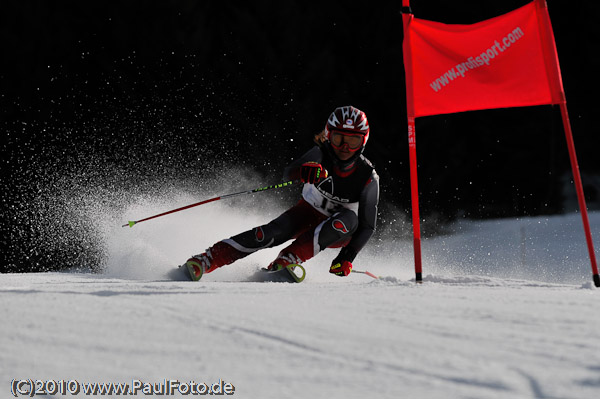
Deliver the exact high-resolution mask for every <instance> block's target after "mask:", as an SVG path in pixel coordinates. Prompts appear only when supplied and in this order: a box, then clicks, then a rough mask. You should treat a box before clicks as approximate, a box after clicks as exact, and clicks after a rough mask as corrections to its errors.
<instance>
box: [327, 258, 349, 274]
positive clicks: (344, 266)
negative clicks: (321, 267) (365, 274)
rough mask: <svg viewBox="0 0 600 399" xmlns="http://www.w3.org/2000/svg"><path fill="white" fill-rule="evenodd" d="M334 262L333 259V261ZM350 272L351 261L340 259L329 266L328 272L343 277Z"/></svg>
mask: <svg viewBox="0 0 600 399" xmlns="http://www.w3.org/2000/svg"><path fill="white" fill-rule="evenodd" d="M334 262H335V261H334ZM350 272H352V262H348V261H347V260H342V261H339V262H337V263H334V264H332V265H331V267H330V268H329V273H332V274H335V275H336V276H340V277H345V276H347V275H349V274H350Z"/></svg>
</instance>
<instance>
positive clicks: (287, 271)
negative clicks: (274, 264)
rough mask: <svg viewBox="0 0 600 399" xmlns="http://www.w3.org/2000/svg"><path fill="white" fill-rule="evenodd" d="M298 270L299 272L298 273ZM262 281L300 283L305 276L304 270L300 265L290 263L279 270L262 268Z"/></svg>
mask: <svg viewBox="0 0 600 399" xmlns="http://www.w3.org/2000/svg"><path fill="white" fill-rule="evenodd" d="M298 270H300V273H298ZM261 273H262V274H263V279H262V280H263V281H269V282H276V283H301V282H302V281H304V277H306V270H305V269H304V267H302V266H301V265H297V264H290V265H287V266H286V267H284V268H281V269H279V270H270V269H267V268H264V267H263V268H262V269H261Z"/></svg>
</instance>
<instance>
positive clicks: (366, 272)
mask: <svg viewBox="0 0 600 399" xmlns="http://www.w3.org/2000/svg"><path fill="white" fill-rule="evenodd" d="M352 273H361V274H366V275H367V276H369V277H373V278H374V279H375V280H379V279H380V278H381V277H379V276H376V275H374V274H373V273H371V272H369V271H366V270H355V269H352Z"/></svg>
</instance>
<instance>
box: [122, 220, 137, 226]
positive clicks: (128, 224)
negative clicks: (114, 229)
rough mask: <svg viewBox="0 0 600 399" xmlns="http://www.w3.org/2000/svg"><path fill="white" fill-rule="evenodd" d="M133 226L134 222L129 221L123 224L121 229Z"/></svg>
mask: <svg viewBox="0 0 600 399" xmlns="http://www.w3.org/2000/svg"><path fill="white" fill-rule="evenodd" d="M134 224H135V222H134V221H133V220H130V221H129V222H127V223H125V224H124V225H123V226H121V227H127V226H129V227H133V225H134Z"/></svg>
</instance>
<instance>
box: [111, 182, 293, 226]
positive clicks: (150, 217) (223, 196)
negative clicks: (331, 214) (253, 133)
mask: <svg viewBox="0 0 600 399" xmlns="http://www.w3.org/2000/svg"><path fill="white" fill-rule="evenodd" d="M299 182H300V180H291V181H287V182H284V183H279V184H273V185H271V186H266V187H259V188H255V189H253V190H246V191H240V192H239V193H233V194H226V195H221V196H219V197H214V198H210V199H207V200H204V201H200V202H196V203H193V204H190V205H186V206H182V207H181V208H177V209H173V210H171V211H167V212H163V213H159V214H158V215H154V216H149V217H147V218H144V219H140V220H130V221H129V222H127V223H125V224H124V225H123V226H121V227H127V226H129V227H133V225H135V224H137V223H141V222H145V221H146V220H150V219H154V218H157V217H160V216H165V215H168V214H171V213H175V212H179V211H183V210H185V209H190V208H193V207H195V206H198V205H203V204H208V203H209V202H213V201H218V200H222V199H225V198H229V197H235V196H236V195H244V194H253V193H260V192H262V191H267V190H272V189H275V188H282V187H288V186H291V185H293V184H297V183H299Z"/></svg>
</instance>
